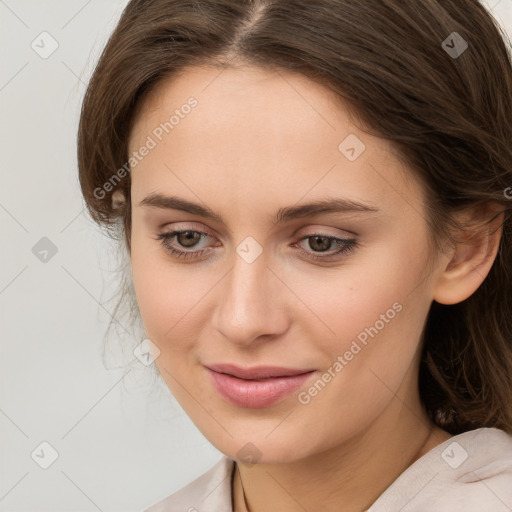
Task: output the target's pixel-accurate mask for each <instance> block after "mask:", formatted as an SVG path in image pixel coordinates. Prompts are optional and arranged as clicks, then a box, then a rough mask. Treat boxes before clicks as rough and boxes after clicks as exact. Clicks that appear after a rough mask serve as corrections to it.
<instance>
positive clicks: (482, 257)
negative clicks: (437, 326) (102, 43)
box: [433, 204, 504, 304]
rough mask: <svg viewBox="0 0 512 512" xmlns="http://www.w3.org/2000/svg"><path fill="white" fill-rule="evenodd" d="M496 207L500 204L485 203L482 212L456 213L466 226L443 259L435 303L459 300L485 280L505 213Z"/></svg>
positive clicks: (468, 295) (472, 291) (499, 238)
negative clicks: (485, 206)
mask: <svg viewBox="0 0 512 512" xmlns="http://www.w3.org/2000/svg"><path fill="white" fill-rule="evenodd" d="M496 206H498V207H499V206H500V205H497V204H495V205H493V206H491V205H488V207H487V208H484V210H485V211H482V210H481V209H480V210H479V212H478V213H477V212H475V211H473V212H472V213H469V214H468V213H464V214H463V215H459V216H457V217H458V218H457V220H458V221H459V222H461V223H462V224H461V225H462V226H465V227H464V229H463V230H461V231H459V232H458V233H457V234H456V236H457V238H458V244H457V245H456V246H455V247H453V246H452V247H451V249H450V250H449V251H448V252H447V253H446V255H445V257H444V258H442V263H441V265H442V268H441V271H442V272H441V274H440V276H439V277H438V279H437V281H436V282H435V286H434V297H433V298H434V300H435V301H436V302H439V303H440V304H457V303H459V302H462V301H463V300H466V299H467V298H468V297H470V296H471V295H473V293H475V291H476V290H477V289H478V288H479V287H480V285H481V284H482V283H483V282H484V280H485V278H486V277H487V275H488V273H489V271H490V270H491V267H492V264H493V263H494V260H495V258H496V254H497V253H498V249H499V245H500V240H501V234H502V225H503V220H504V215H503V213H500V209H499V208H496Z"/></svg>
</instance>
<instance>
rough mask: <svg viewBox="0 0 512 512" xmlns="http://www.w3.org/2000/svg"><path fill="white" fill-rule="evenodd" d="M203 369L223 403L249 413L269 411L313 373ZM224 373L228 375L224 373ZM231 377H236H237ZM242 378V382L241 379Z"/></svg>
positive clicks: (273, 368) (268, 368)
mask: <svg viewBox="0 0 512 512" xmlns="http://www.w3.org/2000/svg"><path fill="white" fill-rule="evenodd" d="M205 368H206V370H207V371H208V373H209V374H210V377H211V379H212V383H213V386H214V387H215V389H216V390H217V391H218V392H219V394H220V395H221V396H222V397H223V398H224V399H226V400H227V401H228V402H230V403H232V404H234V405H237V406H239V407H245V408H249V409H260V408H263V407H270V406H271V405H274V404H276V403H278V402H281V401H283V400H284V399H285V398H286V397H287V396H288V395H290V394H291V393H293V392H294V391H296V390H297V389H299V388H300V387H301V386H303V385H304V383H305V382H306V381H307V380H308V379H310V378H311V376H312V375H313V374H315V373H316V371H315V370H297V369H291V368H281V367H276V366H266V367H262V366H260V367H256V368H246V369H243V368H239V367H237V366H234V365H212V366H210V367H207V366H205ZM221 369H222V371H221ZM228 370H229V372H231V374H228V373H225V372H227V371H228ZM233 373H237V376H235V375H233ZM242 374H243V375H245V376H246V378H243V377H241V375H242ZM249 376H250V377H253V378H249Z"/></svg>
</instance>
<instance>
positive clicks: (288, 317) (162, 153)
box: [129, 65, 500, 512]
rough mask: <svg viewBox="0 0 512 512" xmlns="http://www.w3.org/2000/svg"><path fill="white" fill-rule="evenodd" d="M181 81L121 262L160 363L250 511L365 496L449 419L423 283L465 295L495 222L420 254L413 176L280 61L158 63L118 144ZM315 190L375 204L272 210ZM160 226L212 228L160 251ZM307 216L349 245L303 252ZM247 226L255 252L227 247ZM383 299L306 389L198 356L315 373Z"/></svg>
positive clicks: (487, 260) (135, 200)
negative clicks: (178, 114) (247, 397)
mask: <svg viewBox="0 0 512 512" xmlns="http://www.w3.org/2000/svg"><path fill="white" fill-rule="evenodd" d="M190 96H194V97H195V98H196V99H197V100H198V106H197V107H196V108H195V109H193V110H192V111H191V113H190V114H188V115H187V116H185V117H184V118H183V119H180V122H179V124H178V125H176V126H175V127H174V129H173V130H172V131H171V132H170V133H169V135H167V136H165V137H163V138H162V141H159V142H158V144H157V145H156V147H154V148H153V149H151V151H150V152H149V154H148V155H147V156H145V157H144V158H143V159H142V161H141V162H139V163H138V164H137V165H136V166H135V167H134V168H133V170H132V173H131V179H132V189H131V201H132V235H131V236H132V238H131V247H132V249H131V260H132V273H133V280H134V286H135V292H136V296H137V301H138V304H139V309H140V313H141V315H142V320H143V322H144V325H145V328H146V334H147V337H148V338H149V339H150V340H152V342H153V343H154V344H155V345H156V346H157V347H158V349H159V350H160V355H159V357H158V358H157V359H156V361H155V362H156V365H157V367H158V370H159V371H160V373H161V375H162V377H163V378H164V380H165V381H166V383H167V385H168V387H169V389H170V391H171V392H172V393H173V395H174V396H175V397H176V399H177V400H178V401H179V403H180V404H181V406H182V407H183V409H184V410H185V412H186V413H187V414H188V415H189V416H190V418H191V419H192V421H193V422H194V423H195V424H196V425H197V427H198V428H199V430H200V431H201V432H202V433H203V434H204V436H205V437H206V438H207V439H208V440H209V441H210V442H211V443H212V444H213V445H214V446H215V447H216V448H217V449H219V450H220V451H221V452H223V453H224V454H226V455H228V456H229V457H230V458H232V459H235V460H236V459H238V460H239V463H238V467H239V470H240V475H241V479H242V481H243V487H244V492H245V499H246V501H247V503H248V505H249V509H250V510H251V511H252V512H259V511H265V512H274V511H275V512H277V511H279V512H282V511H290V512H292V511H293V512H294V511H299V510H300V511H303V510H317V509H318V507H317V506H318V503H321V504H322V510H323V511H325V512H329V511H335V510H336V511H338V510H339V503H343V504H344V508H343V510H345V511H360V510H363V509H365V508H368V507H369V506H370V505H371V504H372V503H373V502H374V501H375V500H376V499H377V498H378V496H379V495H380V494H381V493H382V492H383V491H384V490H385V489H386V488H387V487H388V486H389V485H390V484H391V483H392V482H393V481H394V480H395V479H396V478H397V477H398V476H399V475H400V474H401V473H402V472H403V471H404V470H405V469H406V468H407V467H408V466H409V465H410V464H412V462H413V461H415V460H417V459H418V458H419V457H421V456H422V455H424V454H425V453H427V452H428V451H429V450H430V449H432V448H433V447H435V446H437V445H438V444H440V443H441V442H443V441H445V440H447V439H449V437H450V434H448V433H447V432H445V431H443V430H441V429H440V428H438V427H436V426H434V425H433V424H432V422H431V421H430V420H429V419H428V417H427V415H426V413H425V411H424V410H423V407H422V406H421V403H420V399H419V393H418V386H417V378H418V367H419V356H420V349H421V340H422V331H423V328H424V324H425V320H426V317H427V313H428V311H429V308H430V305H431V303H432V301H433V300H437V301H439V302H442V303H445V304H450V303H456V302H460V301H462V300H464V299H465V298H467V297H469V296H470V295H471V294H472V293H473V292H474V291H475V290H476V289H477V288H478V286H479V285H480V284H481V282H482V281H483V279H484V278H485V276H486V275H487V273H488V271H489V269H490V267H491V265H492V262H493V260H494V257H495V255H496V251H497V246H498V242H499V236H500V233H499V232H498V233H497V234H495V235H494V236H493V237H491V238H489V239H482V240H481V243H479V244H477V243H475V241H473V242H472V245H461V246H460V247H455V248H453V247H450V248H449V249H447V250H446V251H445V252H443V253H442V254H437V255H435V259H434V265H433V266H432V267H430V266H429V265H428V263H429V260H428V258H429V255H431V250H432V249H431V246H430V243H429V239H428V236H427V225H426V221H425V218H426V209H425V207H424V197H423V190H422V188H421V186H420V184H419V183H418V182H417V181H416V180H415V179H414V178H412V174H411V172H410V171H409V170H408V169H407V168H405V166H404V164H403V163H402V162H401V161H400V160H399V158H398V156H397V154H396V153H395V152H393V151H392V147H391V146H390V143H389V142H388V141H386V140H384V139H379V138H376V137H372V136H370V135H368V134H366V133H365V132H363V131H361V130H360V129H359V128H358V127H357V126H356V125H355V124H354V123H353V120H352V118H351V117H350V115H349V112H348V110H347V109H346V108H344V107H343V105H342V104H341V103H340V102H336V101H335V99H334V98H333V96H332V94H331V93H330V92H329V91H328V90H327V89H325V88H324V87H322V86H321V85H319V84H316V83H314V82H311V81H310V80H308V79H307V78H305V77H303V76H301V75H296V74H292V73H289V72H285V71H265V70H262V69H259V68H255V67H251V66H242V65H240V66H237V67H234V68H229V69H227V70H224V71H223V72H220V70H219V69H218V68H213V67H208V66H204V67H194V68H188V69H187V70H186V72H185V73H183V74H181V75H180V76H179V77H178V78H175V79H173V80H172V81H171V80H166V81H162V82H161V83H160V84H159V85H158V87H157V88H156V89H154V91H153V92H152V93H151V94H150V95H149V96H148V97H147V98H146V100H145V102H144V103H143V104H142V106H141V108H140V109H139V113H138V115H137V118H136V121H135V123H134V125H133V129H132V132H131V137H130V141H129V148H130V153H131V152H132V151H136V150H138V149H139V148H140V147H141V146H142V145H143V144H144V143H145V141H146V140H147V137H148V135H151V133H152V132H153V130H154V129H155V127H157V126H158V125H159V124H160V123H162V122H164V121H166V120H167V119H168V118H169V116H170V115H171V114H172V113H173V112H174V110H175V109H176V108H180V106H181V105H183V104H185V103H186V101H187V99H188V98H189V97H190ZM349 134H355V135H356V136H357V137H358V138H359V139H360V140H361V141H363V142H364V144H365V147H366V148H365V150H364V152H363V153H362V154H361V155H360V156H359V157H358V158H357V159H356V160H355V161H349V160H348V159H347V158H346V157H345V156H344V155H343V154H342V153H341V152H340V150H339V149H338V146H339V144H340V143H341V142H342V141H343V140H344V139H345V137H347V135H349ZM151 193H161V194H164V195H171V194H172V195H175V196H178V197H180V198H183V199H186V200H189V201H193V202H197V203H199V204H201V205H202V206H207V207H209V208H210V209H212V210H214V211H215V212H216V213H218V214H219V215H221V216H222V217H223V219H225V223H222V222H219V221H216V220H211V219H204V218H202V217H201V216H199V215H197V214H191V213H187V212H183V211H179V210H174V209H164V208H156V207H151V206H147V205H141V204H140V203H141V201H142V200H143V199H144V198H145V197H146V196H148V195H149V194H151ZM326 197H338V198H348V199H351V200H354V201H358V202H364V203H365V204H369V205H372V206H373V207H375V208H377V209H378V210H379V211H378V212H376V213H373V212H372V213H353V212H352V213H321V214H317V215H311V216H308V217H305V218H301V219H294V220H291V221H288V222H285V223H282V224H275V223H274V222H273V218H274V216H275V214H276V212H277V211H278V209H279V208H281V207H285V206H291V205H296V204H302V203H305V202H310V201H313V200H317V199H324V198H326ZM172 229H182V230H198V231H207V232H208V233H209V236H208V237H207V238H203V239H198V240H197V241H196V244H195V245H189V246H184V245H180V242H182V244H183V243H184V241H185V242H186V240H184V238H183V237H181V238H180V237H174V239H172V241H171V242H170V243H171V244H172V245H174V246H175V247H176V248H177V249H180V248H181V250H184V251H199V250H201V249H205V248H206V253H205V254H204V255H203V256H199V257H197V258H194V257H192V258H189V259H178V258H176V257H175V256H173V255H172V254H170V253H169V252H168V250H167V249H166V248H165V247H164V246H163V245H162V243H161V241H159V240H156V237H157V236H158V235H159V234H160V233H162V232H166V231H167V232H168V231H171V230H172ZM318 232H321V234H322V235H324V236H333V237H338V238H356V239H357V246H356V248H355V249H354V250H353V251H352V252H350V253H348V254H346V255H340V256H336V257H334V258H333V259H331V260H327V261H326V262H324V263H322V262H318V261H315V260H313V259H311V258H310V256H311V255H313V256H314V255H315V254H322V253H321V248H320V249H319V248H318V245H315V244H314V239H313V240H312V239H311V238H310V239H307V238H306V239H304V240H302V242H299V240H301V239H302V238H303V237H304V236H306V235H309V236H313V235H314V234H317V233H318ZM248 236H252V237H253V238H254V239H255V240H256V241H257V242H258V243H259V245H260V246H261V249H262V253H261V255H259V257H257V258H256V259H255V260H254V261H253V262H252V263H247V261H245V260H244V259H242V258H241V257H240V256H239V255H238V254H237V252H236V248H237V246H238V245H239V244H240V243H241V242H242V241H244V240H245V239H246V237H248ZM300 248H302V250H303V251H302V252H301V250H300ZM336 249H337V246H336V245H334V246H332V248H329V249H328V251H327V254H329V253H330V254H334V252H335V251H336ZM394 303H399V304H400V305H401V306H402V310H401V311H400V312H399V313H397V314H396V316H395V317H394V318H393V319H392V320H390V321H389V322H388V323H386V324H385V327H384V328H383V329H382V330H380V331H379V333H378V335H376V336H375V337H374V338H373V339H372V338H370V339H369V341H368V344H367V345H366V346H364V347H363V348H362V350H361V351H360V352H359V353H358V354H357V355H355V356H354V358H353V359H352V360H351V361H350V362H349V363H348V364H347V365H346V366H345V367H344V368H343V370H342V371H341V372H339V373H338V374H337V375H336V377H335V378H333V379H332V380H331V382H329V383H328V384H327V385H326V386H325V388H324V389H323V390H322V391H321V392H320V393H318V394H317V396H315V397H314V398H312V399H311V401H310V403H308V404H307V405H303V404H301V403H299V401H298V400H297V394H298V393H292V394H291V395H290V396H288V397H287V398H286V399H285V400H284V401H282V402H280V403H278V404H275V405H273V406H270V407H266V408H262V409H249V408H242V407H238V406H235V405H232V404H230V403H228V402H227V401H226V400H224V398H223V397H222V396H221V395H219V394H218V393H217V391H216V390H215V388H214V387H213V385H212V383H211V381H210V379H209V376H208V374H207V372H206V370H205V369H204V367H203V365H204V364H213V363H235V364H237V365H239V366H245V367H253V366H257V365H280V366H286V367H292V368H304V369H311V368H314V369H316V374H315V379H314V380H316V379H317V378H319V377H321V375H322V374H323V373H324V372H326V371H327V370H328V368H329V367H332V365H333V363H334V362H335V361H336V360H337V357H338V356H339V355H342V354H344V353H345V352H346V351H347V350H348V349H349V348H350V345H351V343H352V341H353V340H355V339H356V337H357V335H358V334H359V333H361V332H362V331H364V330H365V328H368V327H370V326H373V325H374V324H375V322H376V321H377V320H378V319H379V318H380V315H381V314H384V313H386V311H387V310H388V309H390V308H391V307H392V305H393V304H394ZM310 385H311V382H310V383H309V384H308V386H310ZM306 389H307V387H306ZM248 442H250V443H252V444H253V445H255V446H256V447H257V449H258V450H259V452H260V453H261V458H260V459H259V460H258V461H257V464H255V465H252V466H251V465H249V464H246V463H244V462H242V461H240V458H241V457H240V456H238V455H237V454H238V452H239V450H240V449H241V448H242V447H244V446H245V445H246V443H248ZM234 476H235V478H234V479H233V495H234V510H235V511H237V512H238V511H243V510H246V508H245V505H244V500H243V498H242V492H241V485H240V479H239V477H238V472H237V471H236V470H235V473H234Z"/></svg>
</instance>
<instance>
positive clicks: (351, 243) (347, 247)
mask: <svg viewBox="0 0 512 512" xmlns="http://www.w3.org/2000/svg"><path fill="white" fill-rule="evenodd" d="M209 237H210V236H209V234H208V233H206V232H204V231H197V230H192V229H184V230H173V231H169V232H165V233H159V234H158V236H157V237H156V240H160V241H161V243H162V246H163V247H164V248H165V249H166V250H167V251H168V252H170V253H171V254H172V255H173V256H175V257H176V258H179V259H181V258H200V257H201V256H203V255H204V254H205V253H206V252H208V251H209V250H210V249H209V248H203V249H200V250H183V249H180V247H181V248H190V249H192V248H194V247H196V245H197V244H198V243H199V242H200V241H201V240H203V239H204V238H209ZM173 239H175V242H176V243H177V244H176V243H172V241H173ZM305 240H309V244H308V245H309V247H310V248H311V250H305V249H303V248H300V249H299V250H300V252H301V253H303V254H305V255H306V257H307V258H310V259H313V260H319V261H322V260H323V261H327V260H330V259H333V258H335V257H336V256H340V255H346V254H348V253H349V252H351V251H353V250H354V249H355V248H356V246H357V241H356V239H354V238H338V237H335V236H331V235H325V234H322V233H312V234H309V235H306V236H303V237H302V238H301V239H300V240H299V241H298V242H295V243H294V244H292V246H297V245H299V246H300V244H301V242H304V241H305ZM333 246H334V248H337V249H336V250H335V251H334V252H333V250H332V248H333ZM322 253H329V254H325V255H324V254H322Z"/></svg>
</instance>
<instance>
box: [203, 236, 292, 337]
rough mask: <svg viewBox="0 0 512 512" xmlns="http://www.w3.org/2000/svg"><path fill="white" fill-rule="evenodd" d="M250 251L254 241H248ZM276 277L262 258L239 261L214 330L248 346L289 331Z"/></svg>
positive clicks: (221, 301)
mask: <svg viewBox="0 0 512 512" xmlns="http://www.w3.org/2000/svg"><path fill="white" fill-rule="evenodd" d="M247 244H248V248H249V252H250V251H251V246H250V244H251V242H247ZM252 254H254V251H253V253H252ZM275 281H276V278H275V276H274V275H273V273H272V272H271V271H270V269H269V267H268V266H267V265H266V262H265V261H264V259H263V258H256V259H255V260H253V262H252V263H247V262H246V261H245V260H244V259H243V258H238V261H237V262H236V263H235V264H234V266H233V268H232V269H231V271H230V273H229V275H228V276H226V279H225V281H224V283H223V284H222V286H220V287H219V298H218V301H217V307H216V309H215V313H214V315H213V319H212V323H213V327H214V328H215V329H216V330H217V331H218V332H220V333H221V334H222V335H223V336H224V337H225V338H227V339H229V340H230V341H232V342H233V343H237V344H242V345H249V344H252V343H253V342H254V340H256V339H259V338H262V337H264V338H265V339H267V340H268V338H269V336H270V337H275V336H276V335H278V334H281V333H282V332H284V331H286V329H287V328H288V325H287V320H286V313H285V308H283V306H282V302H281V301H282V296H281V293H280V291H279V286H278V284H277V283H276V282H275Z"/></svg>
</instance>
